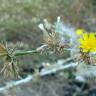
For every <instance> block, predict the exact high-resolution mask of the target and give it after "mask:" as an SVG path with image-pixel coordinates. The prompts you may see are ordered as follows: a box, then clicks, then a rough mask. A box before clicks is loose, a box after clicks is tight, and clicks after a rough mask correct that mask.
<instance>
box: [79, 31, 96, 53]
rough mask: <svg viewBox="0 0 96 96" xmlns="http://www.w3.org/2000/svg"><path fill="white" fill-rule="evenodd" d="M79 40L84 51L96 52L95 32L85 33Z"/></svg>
mask: <svg viewBox="0 0 96 96" xmlns="http://www.w3.org/2000/svg"><path fill="white" fill-rule="evenodd" d="M79 42H80V44H81V45H80V48H82V50H83V52H96V37H95V33H92V32H91V33H89V34H88V33H83V37H82V38H80V39H79Z"/></svg>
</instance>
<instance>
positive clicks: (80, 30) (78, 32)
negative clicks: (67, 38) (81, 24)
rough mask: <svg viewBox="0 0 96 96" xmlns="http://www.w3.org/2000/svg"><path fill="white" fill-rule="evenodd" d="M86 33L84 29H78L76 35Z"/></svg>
mask: <svg viewBox="0 0 96 96" xmlns="http://www.w3.org/2000/svg"><path fill="white" fill-rule="evenodd" d="M84 32H85V30H84V29H77V30H76V34H77V35H82V34H83V33H84Z"/></svg>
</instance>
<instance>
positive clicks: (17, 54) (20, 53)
mask: <svg viewBox="0 0 96 96" xmlns="http://www.w3.org/2000/svg"><path fill="white" fill-rule="evenodd" d="M33 53H38V52H37V50H31V51H17V52H15V53H14V54H15V56H22V55H27V54H33Z"/></svg>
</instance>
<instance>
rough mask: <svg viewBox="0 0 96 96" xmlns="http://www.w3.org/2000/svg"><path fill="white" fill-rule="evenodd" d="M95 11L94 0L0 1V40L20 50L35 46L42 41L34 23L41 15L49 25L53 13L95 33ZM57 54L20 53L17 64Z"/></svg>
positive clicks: (72, 24) (95, 4) (22, 64)
mask: <svg viewBox="0 0 96 96" xmlns="http://www.w3.org/2000/svg"><path fill="white" fill-rule="evenodd" d="M95 11H96V0H0V41H5V42H7V43H8V44H11V45H12V44H13V45H16V44H17V47H18V49H21V50H30V49H35V48H36V47H38V46H40V45H42V44H43V39H42V31H41V30H40V29H39V28H38V24H40V23H42V22H43V19H45V18H46V19H47V20H48V21H49V22H51V23H52V24H53V23H54V21H56V18H57V16H60V17H61V18H62V21H64V23H65V24H70V25H71V26H74V27H75V28H84V29H85V30H87V31H92V32H93V31H94V32H96V12H95ZM55 55H56V54H55ZM66 55H67V54H66ZM64 56H65V55H64ZM64 56H63V58H66V56H65V57H64ZM61 57H62V56H58V55H56V56H54V55H53V56H48V55H40V54H38V55H37V54H34V55H31V56H29V55H28V56H22V57H20V58H19V61H20V64H21V65H20V66H31V67H32V66H34V64H35V65H36V64H37V65H38V64H40V63H41V62H43V61H48V62H49V61H50V62H51V61H56V60H57V58H61ZM0 96H1V95H0ZM10 96H11V95H10ZM12 96H15V95H12ZM16 96H17V95H16ZM18 96H25V95H18ZM26 96H27V95H26ZM28 96H30V95H28ZM48 96H49V95H48ZM50 96H53V95H50ZM58 96H62V95H58ZM64 96H65V95H64Z"/></svg>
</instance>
